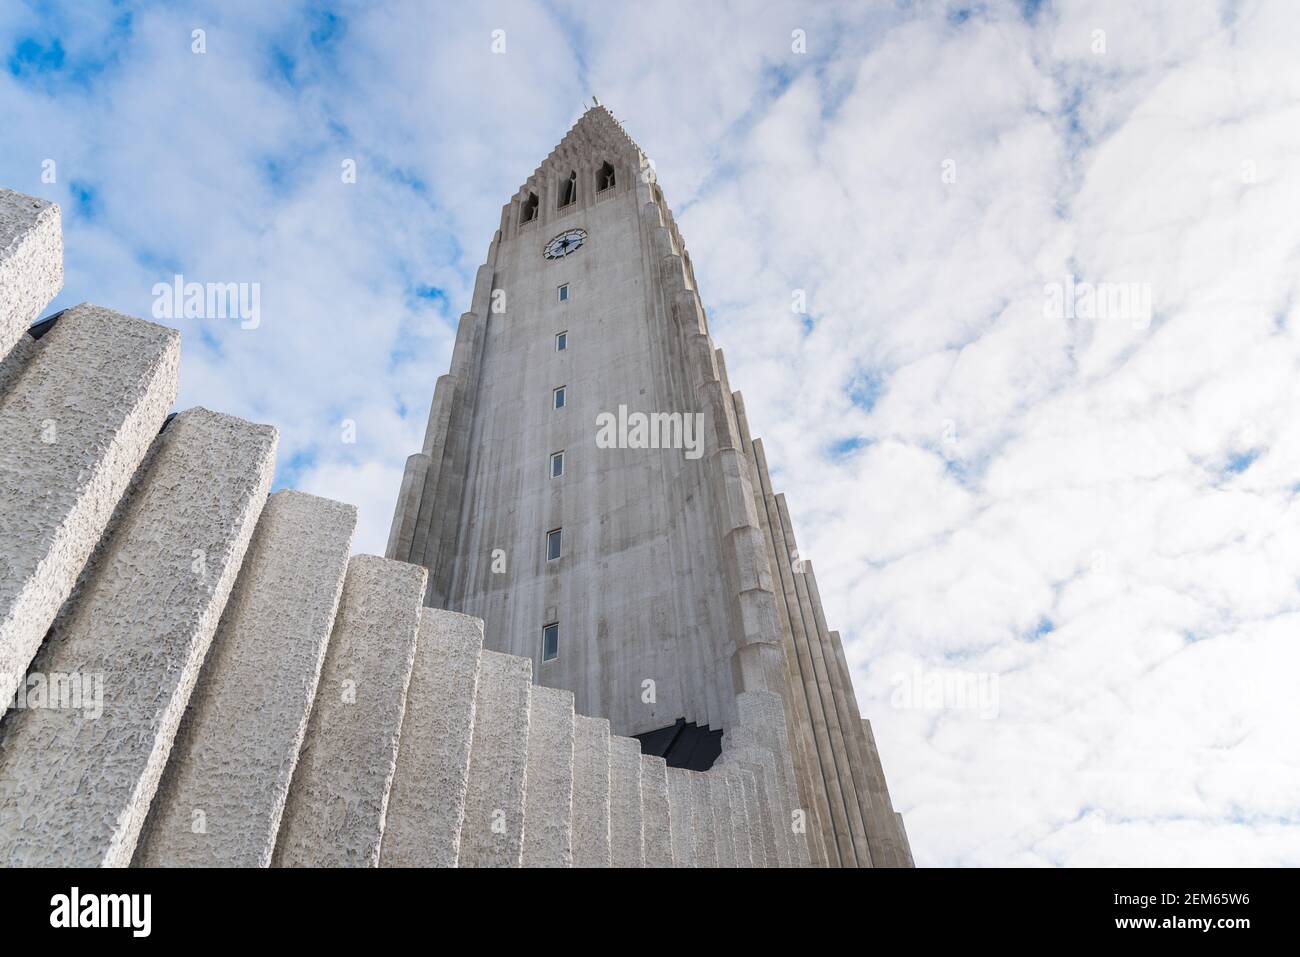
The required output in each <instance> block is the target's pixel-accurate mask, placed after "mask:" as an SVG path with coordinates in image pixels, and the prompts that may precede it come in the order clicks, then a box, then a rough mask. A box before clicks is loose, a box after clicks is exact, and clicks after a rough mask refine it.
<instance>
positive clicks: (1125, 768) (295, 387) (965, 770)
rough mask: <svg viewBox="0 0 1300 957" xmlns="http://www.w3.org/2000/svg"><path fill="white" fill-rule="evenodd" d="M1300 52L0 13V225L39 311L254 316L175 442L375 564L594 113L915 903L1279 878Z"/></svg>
mask: <svg viewBox="0 0 1300 957" xmlns="http://www.w3.org/2000/svg"><path fill="white" fill-rule="evenodd" d="M195 31H202V32H201V33H197V34H196V32H195ZM495 31H504V32H503V33H499V34H498V33H495ZM494 41H495V42H494ZM494 46H495V47H496V48H497V52H494V49H493V48H494ZM502 46H504V49H501V48H502ZM200 48H201V49H200ZM1297 50H1300V11H1297V9H1296V7H1295V5H1294V4H1293V3H1291V2H1288V0H1255V2H1249V0H1247V2H1219V0H1168V2H1148V3H1141V4H1134V3H1131V2H1125V0H1115V2H1110V0H1091V2H1087V3H1078V2H1066V0H1043V2H1031V0H1022V2H1016V3H1012V2H994V0H990V2H983V3H965V4H963V3H956V2H919V3H905V2H901V0H899V2H859V3H843V4H838V3H831V2H823V3H817V4H793V3H790V4H787V3H775V2H772V3H762V4H759V3H754V2H748V3H740V2H725V0H714V2H709V3H699V2H679V3H672V2H665V3H655V4H652V5H645V4H611V3H599V4H597V3H577V2H560V0H554V2H547V3H527V2H519V3H502V4H498V3H473V4H470V3H465V4H456V3H429V2H423V3H416V2H391V3H386V4H383V5H372V4H365V3H355V4H354V3H325V2H302V0H297V2H281V3H274V4H268V3H263V2H258V0H223V2H220V3H217V2H212V3H184V2H182V3H168V4H161V3H151V2H131V0H123V2H100V3H95V2H89V0H85V2H76V3H54V2H37V0H31V2H15V0H11V2H6V3H4V4H3V5H0V186H5V187H9V188H12V189H16V190H19V191H20V192H25V193H30V194H34V195H38V196H42V197H46V198H49V199H52V200H55V201H56V202H58V203H59V204H60V206H61V207H62V210H63V222H64V243H65V259H66V280H65V289H64V292H63V293H61V294H60V296H59V298H58V300H56V302H55V303H54V304H53V305H52V307H51V311H53V309H55V308H59V307H64V306H68V305H72V304H75V303H78V302H82V301H87V300H90V301H93V302H96V303H98V304H100V305H104V306H109V307H112V308H115V309H119V310H121V311H123V312H127V313H130V314H133V315H138V316H141V317H143V318H153V317H154V316H155V313H154V308H155V305H156V302H157V296H156V295H155V284H156V283H159V282H164V283H170V282H172V281H173V277H174V276H175V275H177V274H180V275H183V276H184V277H185V279H186V280H191V281H199V282H222V283H232V282H233V283H247V284H249V285H248V286H247V288H248V289H252V288H254V286H255V287H256V288H257V290H258V293H259V296H260V300H259V302H260V312H259V321H258V322H257V324H256V327H255V328H243V327H242V326H244V325H251V324H250V323H241V322H239V321H237V320H233V319H225V320H221V319H185V318H183V317H181V318H172V319H166V318H163V319H159V320H158V321H163V322H166V323H167V324H169V325H174V326H176V327H177V328H179V329H180V330H181V331H182V334H183V345H182V356H183V358H182V373H181V393H180V398H179V401H178V407H179V408H185V407H188V406H192V405H204V406H207V407H209V408H213V409H217V410H220V411H223V412H228V413H231V414H234V415H238V416H241V417H244V418H248V419H253V420H256V421H260V422H272V423H274V424H276V425H278V426H279V428H280V430H281V438H280V457H279V463H278V469H277V477H276V484H277V486H278V487H284V486H292V487H296V488H300V489H302V490H304V491H308V492H314V493H316V494H320V495H326V496H329V497H332V498H337V499H341V500H344V501H348V502H352V503H354V504H356V505H357V506H358V508H359V516H360V517H359V528H358V533H357V542H356V547H357V550H358V551H362V552H377V553H382V552H383V549H384V545H385V542H386V538H387V532H388V525H389V522H390V519H391V515H392V508H393V504H394V502H395V499H396V494H397V488H398V484H399V481H400V477H401V472H402V467H403V464H404V461H405V458H406V456H407V455H408V454H410V453H411V452H413V451H416V450H417V449H418V448H419V447H420V444H421V441H422V439H423V432H424V424H425V417H426V415H427V411H428V404H429V400H430V398H431V396H432V392H433V384H434V381H435V379H436V378H437V376H438V375H440V374H442V373H443V372H445V371H446V369H447V367H448V363H449V359H450V354H451V345H452V341H453V336H454V330H455V321H456V319H457V317H458V316H459V314H460V313H461V312H462V311H464V310H465V309H466V308H468V304H469V298H470V290H471V285H472V281H473V276H474V272H475V270H476V268H477V267H478V265H479V263H480V262H481V261H482V260H483V258H484V256H485V254H486V251H487V247H488V243H489V242H490V240H491V238H492V231H493V230H494V229H495V227H496V225H497V222H498V219H499V216H500V208H501V206H502V204H504V203H505V202H507V201H508V200H509V198H510V197H511V196H512V195H513V194H514V192H515V191H516V189H517V188H518V187H519V185H520V183H522V182H523V181H524V180H525V179H526V178H527V176H528V175H529V174H530V173H531V172H532V171H533V169H534V168H535V167H536V166H537V165H538V164H539V163H540V162H541V161H542V159H544V158H545V156H546V155H547V154H548V153H549V152H550V150H551V149H552V148H553V147H554V146H555V144H556V143H558V142H559V140H560V139H561V138H562V137H563V135H564V133H565V132H566V131H567V130H568V129H569V127H570V126H571V125H572V123H573V122H574V121H575V120H576V119H577V118H578V116H579V115H580V114H581V112H582V110H583V108H584V104H585V103H587V102H589V101H590V97H591V96H592V95H593V94H594V95H596V96H598V97H599V98H600V102H601V103H602V104H604V105H606V106H608V107H609V108H610V109H611V110H612V111H613V113H614V114H615V115H616V116H617V117H618V118H619V119H620V121H621V122H622V123H623V125H624V126H625V127H626V129H627V130H628V132H629V133H630V135H631V136H632V137H633V138H634V139H635V140H636V141H637V142H638V144H639V145H640V147H641V148H642V149H643V150H644V151H645V152H646V154H647V155H648V156H649V157H650V158H651V159H652V160H653V161H654V163H655V168H656V171H657V174H658V179H659V183H660V186H661V187H662V189H663V190H664V194H665V197H666V199H667V201H668V203H669V204H670V206H671V207H672V208H673V210H674V214H675V216H676V219H677V222H678V224H679V226H680V228H681V231H682V234H683V236H684V238H685V240H686V242H687V245H688V248H689V249H690V252H691V258H692V262H693V264H694V268H695V273H696V276H697V278H698V281H699V284H700V287H701V293H702V296H703V300H704V303H705V306H706V308H707V310H708V314H709V322H710V327H711V331H712V333H713V336H714V338H715V340H716V342H717V344H718V345H719V346H721V347H722V348H723V349H724V350H725V353H726V357H727V368H728V374H729V378H730V382H731V385H732V387H733V388H737V389H740V390H742V391H743V393H744V395H745V401H746V406H747V410H748V413H749V420H750V423H751V426H752V428H753V430H754V432H755V434H756V435H758V436H761V437H762V438H763V440H764V445H765V447H766V450H767V456H768V460H769V464H770V465H771V466H772V469H773V479H774V483H775V485H776V486H777V488H778V489H779V490H783V491H785V492H786V493H787V495H788V500H789V504H790V507H791V510H792V513H793V520H794V525H795V529H796V532H797V535H798V538H799V541H800V546H801V551H802V552H803V553H805V555H807V556H811V558H812V561H813V564H814V566H815V568H816V570H817V576H818V582H819V585H820V588H821V593H822V598H823V602H824V604H825V606H826V610H827V615H828V618H829V620H830V624H831V627H832V628H838V629H839V631H840V632H841V634H842V636H843V637H844V640H845V643H846V649H847V654H848V657H849V659H850V664H851V667H852V669H853V672H854V682H855V686H856V688H857V693H858V699H859V704H860V706H861V709H862V711H863V714H864V715H865V716H866V717H869V718H870V719H871V721H872V725H873V727H874V729H875V736H876V739H877V741H878V744H879V747H880V751H881V755H882V759H883V761H884V765H885V769H886V773H887V776H888V779H889V784H890V790H891V793H892V796H893V800H894V803H895V807H896V808H897V809H898V810H900V811H902V813H903V815H904V817H905V820H906V822H907V829H908V834H909V837H910V839H911V842H912V846H913V851H914V853H915V857H916V860H917V863H918V864H921V865H928V866H987V865H1010V866H1104V865H1117V866H1132V865H1148V864H1149V865H1175V866H1184V865H1186V866H1191V865H1279V864H1289V865H1300V734H1297V725H1298V724H1300V721H1298V720H1297V719H1298V718H1300V640H1298V638H1300V534H1298V532H1300V498H1298V497H1297V495H1298V493H1300V375H1298V374H1297V371H1298V370H1297V364H1298V362H1297V360H1298V358H1300V302H1298V297H1297V283H1298V282H1300V216H1297V211H1300V65H1298V63H1300V61H1298V60H1297V57H1296V51H1297ZM349 163H350V164H352V165H351V166H349ZM349 169H355V181H354V182H352V181H348V179H349V177H348V176H347V175H345V174H346V173H347V171H348V170H349ZM801 300H802V302H803V303H804V308H803V310H802V311H800V310H799V308H798V304H799V303H800V301H801ZM1107 303H1108V304H1109V305H1106V304H1107Z"/></svg>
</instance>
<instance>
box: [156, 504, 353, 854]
mask: <svg viewBox="0 0 1300 957" xmlns="http://www.w3.org/2000/svg"><path fill="white" fill-rule="evenodd" d="M356 521H357V513H356V509H355V508H353V507H352V506H351V505H343V504H341V503H339V502H332V501H329V500H328V499H323V498H317V497H315V496H313V495H304V494H303V493H301V492H292V491H281V492H276V493H275V494H274V495H272V496H271V498H270V499H269V500H268V501H267V503H266V507H265V508H264V509H263V510H262V515H261V517H260V518H259V519H258V523H257V530H256V531H255V532H254V533H253V541H252V544H251V545H250V546H249V549H248V554H247V555H246V556H245V558H244V563H243V567H242V568H241V569H240V572H239V577H238V578H237V579H236V581H235V588H234V591H233V592H231V595H230V600H229V601H228V602H227V604H226V609H225V612H224V613H223V614H222V616H221V623H220V625H219V626H218V627H217V633H216V636H215V637H214V638H213V640H212V647H211V648H210V649H209V650H208V656H207V659H206V660H205V661H204V663H203V670H202V672H200V674H199V681H198V684H197V685H196V686H195V689H194V693H193V694H192V695H191V696H190V702H189V706H188V707H187V708H186V709H185V716H184V717H183V718H182V719H181V725H180V729H179V730H178V731H177V734H176V741H175V743H174V744H173V745H172V750H171V756H170V758H169V759H168V762H167V768H166V770H165V771H164V772H163V776H162V780H161V781H160V782H159V785H158V793H157V794H155V795H154V800H153V806H152V807H151V808H150V811H149V817H148V819H147V821H146V823H145V829H144V832H143V833H142V834H141V838H140V846H139V848H138V849H137V851H136V856H135V864H136V866H143V867H168V866H170V867H177V866H207V867H266V866H268V865H269V864H270V862H271V854H272V852H273V851H274V850H275V838H276V833H277V831H278V830H279V826H280V817H281V814H282V813H283V811H284V802H285V800H286V799H287V797H288V793H289V784H290V781H291V780H292V778H293V772H294V768H295V767H296V766H297V763H298V753H299V750H300V749H301V747H302V739H303V735H304V734H305V732H306V728H307V720H308V717H309V716H310V714H311V709H312V702H313V701H314V700H315V697H316V685H317V682H318V681H319V680H320V672H321V664H322V662H323V661H324V657H325V649H326V644H327V642H328V641H329V636H330V630H331V628H332V627H333V625H334V617H335V612H336V611H337V609H338V603H339V597H340V595H341V593H342V590H343V577H344V573H345V572H346V571H347V566H348V552H349V549H350V548H351V545H352V533H353V530H354V528H355V527H356Z"/></svg>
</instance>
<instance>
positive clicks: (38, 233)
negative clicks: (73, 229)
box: [0, 189, 63, 358]
mask: <svg viewBox="0 0 1300 957" xmlns="http://www.w3.org/2000/svg"><path fill="white" fill-rule="evenodd" d="M62 288H63V226H62V214H61V212H60V210H59V207H58V206H57V205H56V204H54V203H51V202H50V201H48V200H44V199H37V198H36V197H35V196H25V195H23V194H22V193H15V192H14V191H13V190H11V189H0V358H3V357H4V356H5V355H6V354H7V353H8V352H9V350H10V349H11V348H12V347H13V345H14V343H15V342H17V341H18V340H19V339H20V338H21V337H22V335H23V333H24V332H25V331H26V329H27V327H28V326H29V325H30V324H31V322H32V320H34V319H35V318H36V317H37V315H38V314H39V313H40V311H41V310H42V309H44V308H45V306H46V305H47V304H48V303H49V302H50V300H51V299H53V298H54V297H55V296H56V295H58V292H59V290H60V289H62Z"/></svg>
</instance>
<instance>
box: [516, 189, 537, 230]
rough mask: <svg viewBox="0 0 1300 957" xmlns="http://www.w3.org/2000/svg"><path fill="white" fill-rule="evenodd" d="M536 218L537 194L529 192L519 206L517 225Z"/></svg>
mask: <svg viewBox="0 0 1300 957" xmlns="http://www.w3.org/2000/svg"><path fill="white" fill-rule="evenodd" d="M536 218H537V194H536V193H529V194H528V198H527V199H526V200H524V201H523V203H522V204H521V205H520V207H519V225H521V226H522V225H523V224H524V223H531V222H532V221H533V220H534V219H536Z"/></svg>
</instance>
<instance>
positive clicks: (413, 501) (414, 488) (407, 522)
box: [384, 452, 429, 562]
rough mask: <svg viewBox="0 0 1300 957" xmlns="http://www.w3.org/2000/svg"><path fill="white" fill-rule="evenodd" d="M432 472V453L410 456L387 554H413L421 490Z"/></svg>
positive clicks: (403, 556)
mask: <svg viewBox="0 0 1300 957" xmlns="http://www.w3.org/2000/svg"><path fill="white" fill-rule="evenodd" d="M428 474H429V456H427V455H425V454H424V453H422V452H416V453H415V454H414V455H408V456H407V457H406V467H405V468H404V469H403V470H402V484H401V486H400V487H399V488H398V490H397V507H396V508H395V509H394V510H393V524H392V525H391V526H390V527H389V529H388V545H387V546H385V548H384V557H385V558H391V559H394V560H395V561H399V562H404V561H406V560H407V559H409V558H410V557H411V536H412V535H413V534H414V533H415V519H416V516H417V515H418V514H419V512H420V493H421V491H423V489H424V481H425V478H426V477H427V476H428Z"/></svg>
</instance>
